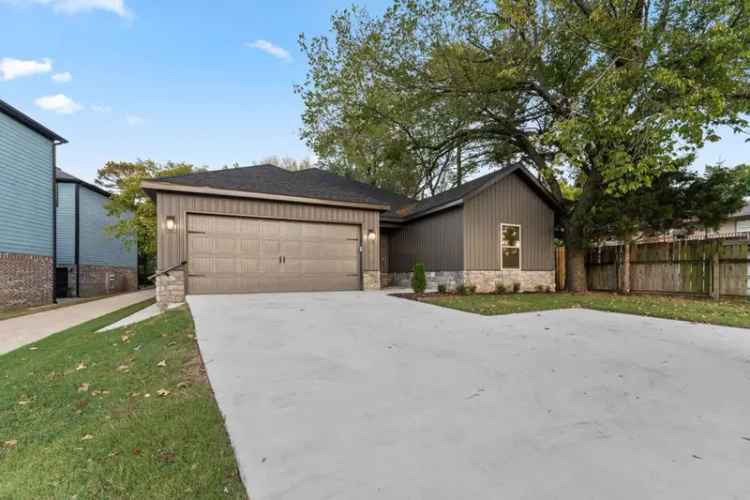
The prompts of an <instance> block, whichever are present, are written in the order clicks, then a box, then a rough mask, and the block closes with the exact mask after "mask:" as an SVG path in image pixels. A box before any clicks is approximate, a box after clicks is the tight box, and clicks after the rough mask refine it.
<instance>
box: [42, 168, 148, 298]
mask: <svg viewBox="0 0 750 500" xmlns="http://www.w3.org/2000/svg"><path fill="white" fill-rule="evenodd" d="M109 195H110V194H109V193H108V192H107V191H105V190H104V189H101V188H100V187H98V186H95V185H93V184H89V183H88V182H84V181H82V180H81V179H78V178H77V177H74V176H72V175H70V174H68V173H66V172H64V171H62V170H60V169H59V168H58V169H57V268H56V271H57V273H56V275H57V277H56V288H57V289H56V296H57V297H93V296H96V295H105V294H109V293H116V292H127V291H133V290H137V288H138V251H137V249H136V247H135V244H133V245H132V246H131V247H127V246H126V245H125V244H124V243H123V242H122V241H121V240H119V239H117V238H114V237H112V236H110V235H108V234H107V233H106V231H105V228H106V226H108V225H110V224H114V223H115V222H117V218H116V217H112V216H109V215H107V212H106V210H105V208H104V205H105V203H106V202H107V200H108V199H109Z"/></svg>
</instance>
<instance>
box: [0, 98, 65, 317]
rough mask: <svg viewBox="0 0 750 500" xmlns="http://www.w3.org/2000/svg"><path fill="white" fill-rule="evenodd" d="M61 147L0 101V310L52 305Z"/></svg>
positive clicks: (34, 123)
mask: <svg viewBox="0 0 750 500" xmlns="http://www.w3.org/2000/svg"><path fill="white" fill-rule="evenodd" d="M66 142H67V141H66V140H65V139H64V138H62V137H60V136H59V135H57V134H56V133H55V132H53V131H51V130H50V129H48V128H46V127H45V126H44V125H42V124H40V123H39V122H37V121H35V120H33V119H31V118H30V117H28V116H27V115H25V114H23V113H22V112H20V111H19V110H17V109H15V108H14V107H12V106H10V105H9V104H7V103H5V102H4V101H2V100H0V309H6V308H12V307H25V306H36V305H43V304H50V303H52V302H53V301H54V294H53V292H54V280H55V276H54V271H53V270H54V268H55V157H56V149H57V146H58V145H60V144H65V143H66Z"/></svg>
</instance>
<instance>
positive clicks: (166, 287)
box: [156, 270, 185, 307]
mask: <svg viewBox="0 0 750 500" xmlns="http://www.w3.org/2000/svg"><path fill="white" fill-rule="evenodd" d="M156 301H157V302H158V303H159V305H160V306H162V307H166V306H167V305H169V304H179V303H180V302H185V272H184V271H180V270H174V271H170V272H169V275H166V274H162V275H161V276H158V277H157V278H156Z"/></svg>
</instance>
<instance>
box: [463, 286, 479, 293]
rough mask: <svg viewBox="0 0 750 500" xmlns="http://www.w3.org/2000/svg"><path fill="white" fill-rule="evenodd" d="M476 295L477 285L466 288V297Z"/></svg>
mask: <svg viewBox="0 0 750 500" xmlns="http://www.w3.org/2000/svg"><path fill="white" fill-rule="evenodd" d="M475 293H477V286H476V285H469V286H467V287H466V295H474V294H475Z"/></svg>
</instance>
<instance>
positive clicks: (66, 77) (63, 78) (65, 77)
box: [52, 71, 73, 83]
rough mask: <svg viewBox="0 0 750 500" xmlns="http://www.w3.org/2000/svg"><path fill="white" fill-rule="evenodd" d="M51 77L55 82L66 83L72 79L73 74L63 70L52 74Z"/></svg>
mask: <svg viewBox="0 0 750 500" xmlns="http://www.w3.org/2000/svg"><path fill="white" fill-rule="evenodd" d="M52 79H53V80H54V81H56V82H57V83H68V82H69V81H71V80H72V79H73V75H71V74H70V72H68V71H65V72H64V73H55V74H54V75H52Z"/></svg>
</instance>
